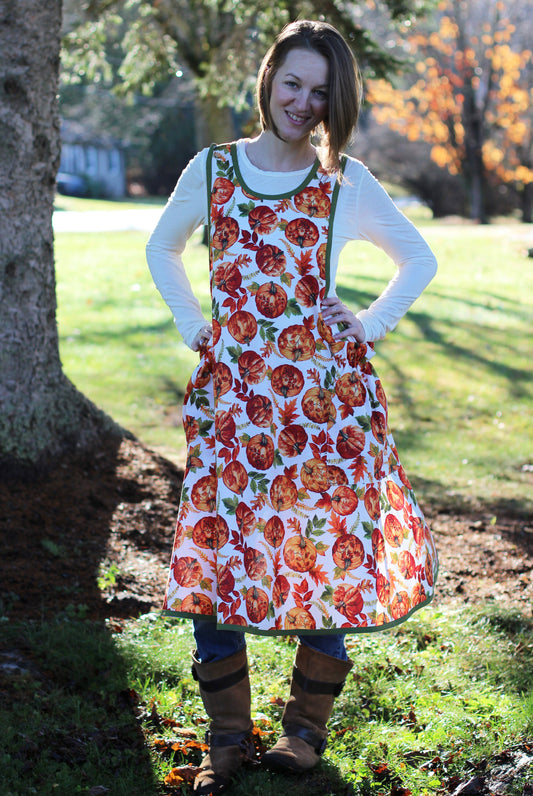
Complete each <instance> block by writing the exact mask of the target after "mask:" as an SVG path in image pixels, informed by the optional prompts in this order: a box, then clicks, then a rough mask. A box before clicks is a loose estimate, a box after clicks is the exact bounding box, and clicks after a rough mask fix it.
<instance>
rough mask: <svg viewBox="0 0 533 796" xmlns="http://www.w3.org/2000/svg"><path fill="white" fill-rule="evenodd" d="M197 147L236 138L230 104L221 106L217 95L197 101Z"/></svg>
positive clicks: (223, 142) (200, 147)
mask: <svg viewBox="0 0 533 796" xmlns="http://www.w3.org/2000/svg"><path fill="white" fill-rule="evenodd" d="M195 121H196V125H195V127H196V148H197V149H198V150H200V149H203V147H206V146H210V144H225V143H226V142H227V141H233V139H234V138H235V124H234V121H233V112H232V110H231V108H230V107H229V106H228V105H223V106H221V107H220V106H219V105H218V104H217V97H212V96H207V97H203V98H198V99H197V101H196V120H195Z"/></svg>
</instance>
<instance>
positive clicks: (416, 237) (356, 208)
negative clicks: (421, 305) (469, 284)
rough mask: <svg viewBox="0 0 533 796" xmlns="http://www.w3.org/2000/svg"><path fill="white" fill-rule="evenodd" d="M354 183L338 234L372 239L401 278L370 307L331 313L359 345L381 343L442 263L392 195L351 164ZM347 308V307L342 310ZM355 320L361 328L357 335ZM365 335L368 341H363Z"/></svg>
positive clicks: (348, 188) (340, 308)
mask: <svg viewBox="0 0 533 796" xmlns="http://www.w3.org/2000/svg"><path fill="white" fill-rule="evenodd" d="M347 177H348V180H349V184H348V185H345V186H343V188H342V189H341V191H342V192H343V193H345V197H346V206H344V208H343V209H342V211H341V213H342V215H341V218H340V219H339V220H340V225H339V226H340V227H341V228H340V229H339V234H340V235H341V236H342V237H343V238H345V239H352V240H353V239H359V240H367V241H370V242H371V243H373V244H375V245H376V246H378V247H379V248H381V249H383V251H384V252H386V254H388V255H389V257H391V259H392V260H393V261H394V263H395V265H396V273H395V274H394V276H393V277H392V279H391V281H390V282H389V284H388V285H387V287H386V288H385V290H384V291H383V292H382V293H381V295H380V296H379V297H378V298H377V299H376V300H375V301H373V302H372V304H371V305H370V306H369V307H368V308H366V309H362V310H359V311H358V312H356V313H355V315H354V314H353V313H350V310H348V308H346V306H345V305H344V304H343V303H342V302H340V301H339V299H337V300H336V303H335V305H334V307H333V308H332V312H336V313H337V315H338V316H339V315H343V316H347V317H341V318H340V320H343V321H345V322H346V323H348V324H349V327H351V328H352V331H351V332H350V331H349V330H348V329H346V330H345V332H344V334H342V333H341V335H340V336H341V337H343V336H347V335H348V334H351V335H352V336H355V337H356V338H357V339H358V340H359V341H361V342H362V341H363V340H369V341H373V340H380V339H381V338H383V337H385V335H386V334H387V332H389V331H391V329H393V328H394V327H395V326H396V324H397V323H398V321H399V320H400V318H402V317H403V315H405V313H406V312H407V310H408V309H409V307H410V306H411V305H412V304H413V302H414V301H415V300H416V299H417V298H418V297H419V296H420V294H421V293H422V291H423V290H424V289H425V288H426V287H427V285H428V284H429V283H430V282H431V280H432V279H433V277H434V276H435V274H436V271H437V261H436V259H435V256H434V254H433V252H432V251H431V249H430V248H429V246H428V244H427V243H426V241H425V240H424V238H423V237H422V235H421V234H420V233H419V232H418V230H417V229H416V228H415V227H414V226H413V224H411V222H410V221H409V220H408V219H407V218H406V217H405V216H404V215H403V213H401V212H400V210H398V208H397V207H396V205H395V204H394V202H393V201H392V199H391V198H390V196H389V195H388V194H387V192H386V191H385V190H384V188H382V186H381V185H380V184H379V182H378V181H377V180H376V179H375V177H373V176H372V174H370V172H369V171H368V169H366V167H364V166H362V164H360V163H359V162H357V161H353V160H352V161H350V162H349V168H348V169H347ZM340 305H342V306H340ZM356 321H359V322H360V324H361V326H362V333H361V329H359V334H357V333H356V332H355V331H354V329H355V330H357V326H356V323H355V322H356ZM363 334H364V337H363Z"/></svg>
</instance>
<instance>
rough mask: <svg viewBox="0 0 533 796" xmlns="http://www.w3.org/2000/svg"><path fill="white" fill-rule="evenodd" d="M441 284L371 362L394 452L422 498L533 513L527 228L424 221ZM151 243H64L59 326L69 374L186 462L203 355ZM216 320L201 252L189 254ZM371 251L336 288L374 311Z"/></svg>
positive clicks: (356, 259)
mask: <svg viewBox="0 0 533 796" xmlns="http://www.w3.org/2000/svg"><path fill="white" fill-rule="evenodd" d="M424 235H425V237H426V238H427V240H428V241H429V243H430V244H431V246H432V248H433V250H434V251H435V253H436V255H437V258H438V260H439V271H438V274H437V277H436V278H435V279H434V281H433V282H432V283H431V284H430V286H429V288H428V289H427V290H426V291H425V293H424V294H423V296H422V297H421V298H420V299H419V300H418V301H417V302H416V303H415V305H414V306H413V307H412V309H411V310H410V312H409V313H408V315H407V316H406V317H405V318H404V319H403V320H402V321H401V322H400V324H399V325H398V327H397V329H396V330H395V331H394V332H393V333H392V334H390V335H389V336H388V337H387V338H386V339H385V340H383V341H380V342H378V343H377V346H376V349H377V356H376V357H375V358H374V360H373V362H374V364H375V366H376V368H377V370H378V372H379V374H380V376H381V378H382V381H383V383H384V385H385V389H386V391H387V394H388V397H389V402H390V423H391V427H392V430H393V433H394V435H395V438H396V441H397V443H398V447H399V450H400V455H401V456H402V459H403V461H404V465H405V466H406V469H407V470H408V472H409V474H410V476H411V477H412V478H413V480H414V481H415V482H416V485H417V488H418V492H419V494H420V496H421V498H422V499H423V500H433V501H436V500H438V501H439V502H440V503H447V502H449V501H450V500H451V501H454V502H457V501H458V500H466V501H467V502H473V503H475V504H480V503H484V504H486V505H488V504H490V505H491V506H492V507H494V508H495V509H498V508H499V507H500V508H501V509H502V510H507V509H508V508H509V506H510V505H511V506H512V507H518V508H519V507H520V506H524V505H525V504H526V503H527V504H528V506H530V507H531V502H530V498H529V497H528V492H529V491H530V488H531V485H532V466H533V454H532V451H533V439H532V436H533V433H532V426H531V423H530V411H531V410H530V408H531V401H532V392H533V379H532V375H533V364H532V358H531V351H532V350H533V330H532V328H531V305H532V302H533V269H532V268H531V267H530V260H529V259H527V257H526V250H527V248H528V245H530V239H529V236H530V230H529V228H528V227H527V226H524V225H520V224H506V225H503V224H498V225H494V226H484V227H481V226H471V225H468V224H430V225H429V224H428V225H426V226H425V227H424ZM146 239H147V234H145V233H141V232H116V233H110V232H108V233H102V234H98V235H95V234H81V233H61V234H58V235H57V236H56V251H57V279H58V302H59V310H58V321H59V332H60V345H61V357H62V361H63V364H64V368H65V371H66V373H67V374H68V375H69V376H70V378H71V379H72V380H73V381H74V382H75V384H76V385H77V386H78V387H79V388H80V389H81V390H82V391H83V392H85V393H86V394H87V395H89V397H91V398H92V399H93V400H94V401H95V403H97V404H98V405H100V406H102V407H103V408H104V409H105V410H106V411H107V412H108V413H109V414H111V415H112V416H113V417H114V418H115V419H116V420H118V421H119V422H120V423H121V424H123V425H124V426H126V427H127V428H129V429H130V430H131V431H133V432H134V433H135V434H136V435H137V436H138V437H140V438H141V439H142V440H143V441H144V442H146V443H147V444H148V445H150V446H152V447H154V448H156V449H158V450H160V451H161V452H162V453H164V454H165V455H166V456H168V457H169V458H172V459H174V460H176V461H178V462H182V461H183V459H184V435H183V431H182V428H181V402H182V398H183V394H184V391H185V387H186V384H187V380H188V377H189V374H190V373H191V371H192V370H193V368H194V366H195V364H196V362H197V356H196V355H195V354H194V353H193V352H192V351H190V350H189V349H188V348H187V347H186V346H185V345H184V343H183V342H182V341H181V338H180V337H179V335H178V333H177V331H176V329H175V327H174V324H173V321H172V318H171V316H170V313H169V311H168V310H167V308H166V306H165V305H164V304H163V302H162V300H161V298H160V296H159V294H158V293H157V291H156V290H155V288H154V286H153V284H152V281H151V277H150V274H149V272H148V269H147V267H146V265H145V259H144V246H145V243H146ZM185 259H186V263H187V267H188V272H189V274H190V278H191V281H192V283H193V286H194V289H195V291H196V293H197V295H198V296H199V298H200V300H201V303H202V306H203V308H204V310H205V312H206V314H207V313H208V308H209V294H208V277H207V262H206V260H207V258H206V250H205V247H204V246H203V245H202V243H201V241H200V238H199V237H196V238H194V239H193V240H192V241H191V244H190V246H189V247H188V250H187V252H186V255H185ZM391 274H392V271H391V265H390V262H389V261H388V260H387V258H386V257H385V256H384V255H383V254H382V252H380V251H379V250H377V249H376V248H375V247H372V246H370V245H369V244H365V243H355V244H351V245H349V246H347V247H346V249H345V250H344V252H343V257H342V261H341V267H340V274H339V279H338V282H339V286H338V293H339V295H340V296H341V298H343V299H344V300H345V301H346V302H347V303H349V304H350V306H352V307H353V308H354V309H356V308H359V307H365V306H368V304H369V303H370V302H371V301H372V300H373V298H374V297H375V296H377V295H378V294H379V292H380V291H381V290H382V289H383V288H384V286H385V285H386V284H387V281H388V279H389V278H390V277H391Z"/></svg>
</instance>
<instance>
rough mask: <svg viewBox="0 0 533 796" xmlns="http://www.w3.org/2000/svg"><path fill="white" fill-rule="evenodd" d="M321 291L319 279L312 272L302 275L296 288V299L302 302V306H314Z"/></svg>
mask: <svg viewBox="0 0 533 796" xmlns="http://www.w3.org/2000/svg"><path fill="white" fill-rule="evenodd" d="M319 293H320V286H319V284H318V279H317V278H316V277H314V276H312V274H308V275H307V276H304V277H302V279H300V281H299V282H298V283H297V284H296V287H295V289H294V295H295V297H296V301H297V302H298V303H299V304H301V305H302V307H314V306H315V305H316V303H317V300H318V296H319ZM280 314H281V313H280Z"/></svg>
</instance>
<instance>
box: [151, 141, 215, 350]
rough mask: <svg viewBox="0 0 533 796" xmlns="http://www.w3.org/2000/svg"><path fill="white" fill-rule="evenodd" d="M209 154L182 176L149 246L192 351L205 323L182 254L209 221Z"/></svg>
mask: <svg viewBox="0 0 533 796" xmlns="http://www.w3.org/2000/svg"><path fill="white" fill-rule="evenodd" d="M207 151H208V150H207V149H203V150H202V151H201V152H199V153H198V154H197V155H196V157H194V158H193V159H192V160H191V161H190V162H189V164H188V166H187V167H186V168H185V170H184V171H183V172H182V174H181V176H180V178H179V180H178V183H177V185H176V187H175V189H174V191H173V192H172V194H171V196H170V198H169V200H168V202H167V205H166V207H165V209H164V211H163V213H162V215H161V218H160V219H159V221H158V223H157V226H156V227H155V229H154V231H153V232H152V234H151V235H150V238H149V240H148V244H147V246H146V259H147V261H148V266H149V268H150V273H151V274H152V278H153V280H154V282H155V285H156V287H157V289H158V290H159V292H160V293H161V296H162V297H163V299H164V300H165V302H166V303H167V304H168V306H169V308H170V310H171V312H172V315H173V316H174V323H175V324H176V327H177V329H178V331H179V332H180V334H181V335H182V337H183V339H184V341H185V343H186V344H187V345H188V346H189V348H190V347H191V343H192V342H193V340H194V338H195V337H196V335H197V334H198V332H199V331H200V330H201V329H202V327H203V326H205V324H206V319H205V318H204V316H203V314H202V310H201V309H200V304H199V302H198V299H197V298H196V296H195V295H194V293H193V291H192V288H191V283H190V282H189V279H188V277H187V274H186V272H185V266H184V264H183V260H182V254H183V251H184V250H185V246H186V244H187V241H188V239H189V238H190V237H191V235H192V234H193V232H194V231H195V230H196V229H197V228H198V227H199V226H200V225H201V224H205V223H206V221H207V188H206V158H207Z"/></svg>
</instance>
